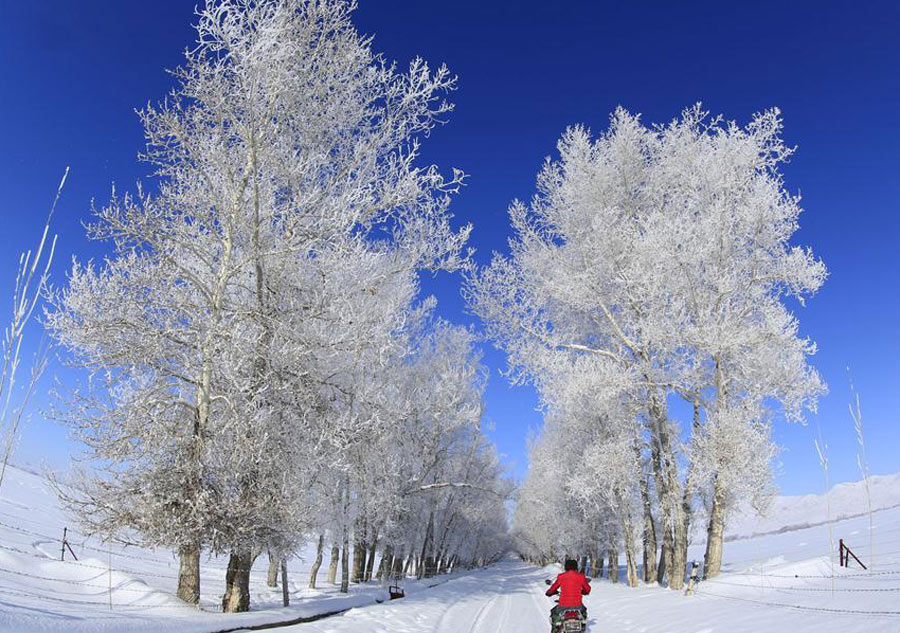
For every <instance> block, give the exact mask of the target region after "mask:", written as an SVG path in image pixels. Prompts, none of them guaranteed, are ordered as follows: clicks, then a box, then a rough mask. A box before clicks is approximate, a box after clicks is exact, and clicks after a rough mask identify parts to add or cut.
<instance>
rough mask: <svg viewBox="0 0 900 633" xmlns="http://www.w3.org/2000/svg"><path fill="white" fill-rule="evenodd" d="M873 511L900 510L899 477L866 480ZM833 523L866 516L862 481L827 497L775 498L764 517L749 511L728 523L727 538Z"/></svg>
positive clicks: (835, 489) (839, 486) (838, 487)
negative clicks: (830, 521) (827, 522)
mask: <svg viewBox="0 0 900 633" xmlns="http://www.w3.org/2000/svg"><path fill="white" fill-rule="evenodd" d="M869 492H870V494H871V500H872V509H873V510H883V509H885V508H893V507H896V506H900V473H896V474H893V475H874V476H872V477H869ZM829 506H830V512H831V518H832V519H846V518H850V517H854V516H859V515H861V514H865V513H867V512H868V502H867V500H866V487H865V482H863V481H854V482H851V483H842V484H837V485H836V486H834V487H833V488H831V490H829V491H828V495H827V497H826V495H824V494H818V495H814V494H810V495H797V496H781V497H776V498H775V500H774V501H773V502H772V506H771V508H769V511H768V512H767V513H766V515H765V516H762V517H760V516H756V514H755V513H753V512H752V511H750V510H747V511H745V512H743V513H742V514H740V515H738V516H736V517H735V518H734V519H732V520H731V522H730V523H731V524H730V525H729V526H728V528H727V532H726V536H727V537H729V538H740V537H747V536H753V535H761V534H771V533H774V532H779V531H787V530H795V529H798V528H803V527H808V526H814V525H820V524H823V523H825V522H826V521H827V520H828V516H829Z"/></svg>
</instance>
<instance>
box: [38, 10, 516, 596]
mask: <svg viewBox="0 0 900 633" xmlns="http://www.w3.org/2000/svg"><path fill="white" fill-rule="evenodd" d="M353 8H354V4H353V3H352V2H345V1H343V0H270V1H266V2H249V1H246V0H219V1H216V2H210V3H208V4H207V6H206V8H204V9H203V10H201V11H200V12H199V13H198V23H197V34H198V40H197V45H196V46H195V47H194V48H192V49H190V50H189V51H187V53H186V63H185V65H184V66H183V67H181V68H179V69H178V70H176V71H175V72H174V76H175V78H176V80H177V86H176V88H175V89H174V90H173V92H172V94H171V95H170V96H169V98H168V99H167V100H166V101H165V102H163V103H162V104H160V105H157V106H153V105H150V106H147V107H146V108H145V109H144V110H143V111H141V112H140V116H141V120H142V122H143V125H144V129H145V133H146V139H147V149H146V151H145V152H144V154H143V159H144V160H145V161H147V162H148V163H149V164H150V165H152V166H153V168H154V169H155V176H156V186H155V187H154V188H153V191H152V193H151V192H149V191H145V190H144V189H142V188H141V187H138V189H137V192H136V193H134V194H129V195H125V196H120V195H118V194H117V193H116V192H115V191H114V192H113V196H112V200H111V202H110V203H109V204H108V205H107V206H106V207H104V208H102V209H98V210H96V220H95V222H94V223H93V224H92V225H91V226H90V227H89V235H90V237H92V238H93V239H97V240H102V241H104V242H106V243H108V244H109V245H110V248H111V254H110V255H109V256H108V257H107V258H105V259H104V260H103V261H102V262H101V263H97V264H95V263H92V262H87V263H77V262H76V263H75V264H74V266H73V268H72V271H71V273H70V276H69V279H68V283H67V284H66V286H65V287H64V288H62V289H60V290H59V291H57V292H56V293H55V295H54V296H53V297H52V301H51V307H50V309H49V310H48V314H47V317H46V322H47V326H48V329H49V331H50V332H51V333H52V335H53V336H54V337H55V339H56V340H57V341H58V342H59V343H60V344H61V345H62V346H63V347H64V348H65V349H66V350H67V351H68V353H69V358H70V359H71V361H72V363H73V364H74V365H76V366H78V367H81V368H84V369H86V370H87V379H86V380H85V381H84V384H81V385H79V386H78V387H77V388H74V389H72V390H71V391H70V392H68V393H67V394H66V398H65V400H64V406H62V407H60V410H59V415H60V417H61V418H63V419H64V420H65V421H66V422H67V423H68V424H69V425H70V427H71V428H72V430H73V432H74V434H75V436H76V437H77V438H78V439H79V440H81V441H82V442H83V443H84V445H85V446H86V447H87V450H86V452H85V454H84V455H83V459H84V461H85V463H84V467H83V469H82V470H80V471H79V473H78V475H77V476H76V477H75V478H74V480H73V481H70V482H67V485H66V486H60V490H61V492H62V494H63V495H64V497H65V500H66V502H67V503H68V504H69V505H70V507H71V508H72V510H73V511H74V513H75V514H76V515H77V516H78V517H79V518H80V520H81V521H82V523H83V524H84V526H85V527H86V529H89V530H90V531H91V532H94V533H98V534H100V535H103V536H104V537H106V538H127V539H130V540H133V541H138V542H140V543H141V544H143V545H147V546H165V547H171V548H174V549H176V550H177V551H178V553H179V557H180V572H179V586H178V595H179V596H180V597H181V598H182V599H184V600H187V601H189V602H195V603H196V602H197V601H198V599H199V564H200V556H201V552H202V551H204V550H209V551H213V552H217V553H218V552H228V553H229V554H230V558H229V565H228V573H227V578H226V591H225V595H224V598H223V607H224V609H226V610H228V611H236V610H245V609H247V608H248V607H249V584H248V583H249V571H250V567H251V566H252V564H253V562H254V560H255V559H256V557H257V556H259V555H260V553H262V552H269V555H270V558H271V560H272V561H273V566H277V563H278V561H280V560H282V559H284V558H285V557H287V556H289V555H291V554H292V553H294V552H296V551H298V550H299V548H300V547H301V546H302V545H303V544H304V543H306V542H308V541H310V540H311V541H312V542H315V543H317V544H318V554H319V555H318V558H317V560H316V564H315V566H314V571H313V573H312V577H311V578H310V583H311V584H313V585H314V584H315V582H316V574H317V572H318V567H319V564H320V563H321V558H322V553H323V549H324V548H325V547H327V546H329V547H331V553H332V561H331V563H332V568H331V573H330V578H329V580H332V581H333V580H334V579H335V573H336V571H335V567H336V565H337V560H338V556H340V559H341V567H342V589H343V590H344V591H346V590H347V585H348V582H349V581H350V580H351V576H352V577H353V578H352V579H354V580H361V579H365V578H368V577H371V576H372V575H373V573H374V574H376V575H377V574H379V573H380V575H382V576H386V575H390V574H403V573H405V572H408V571H409V570H410V568H411V566H412V565H413V564H415V568H416V572H417V573H419V574H422V575H428V574H432V573H436V572H437V571H440V570H442V569H446V568H448V567H450V566H453V565H457V564H460V563H466V564H472V563H477V562H484V561H485V560H488V559H490V558H491V557H493V556H495V555H496V554H497V552H499V551H501V550H502V549H503V547H504V542H503V535H504V534H505V516H506V512H505V507H504V505H503V497H504V495H505V494H507V490H506V484H505V483H504V479H503V473H502V472H501V468H500V466H499V464H498V460H497V456H496V454H495V452H494V449H493V448H492V447H491V446H490V445H489V444H488V443H487V442H486V440H485V438H484V436H483V435H482V433H481V431H480V420H481V412H482V407H481V396H482V391H483V387H484V380H485V375H484V370H483V368H482V366H481V364H480V359H479V356H478V354H477V353H476V351H475V347H474V342H473V337H472V334H471V333H470V332H469V331H468V330H466V329H463V328H460V327H455V326H452V325H450V324H448V323H446V322H443V321H442V320H440V319H438V318H436V317H435V316H434V315H433V308H434V305H433V301H431V300H427V299H426V300H424V301H422V300H420V299H419V298H418V295H419V286H418V275H420V274H421V273H422V272H423V271H432V272H433V271H440V270H443V271H453V270H459V269H461V268H465V267H466V266H467V265H468V264H467V261H468V254H467V253H466V252H465V251H464V244H465V242H466V240H467V237H468V234H469V230H470V227H468V226H466V227H463V228H462V229H459V230H454V229H453V228H452V227H451V216H450V214H449V211H448V205H449V202H450V198H451V196H452V194H454V193H455V192H456V190H457V189H458V187H459V185H460V183H461V182H462V179H463V175H462V173H460V172H458V171H456V170H454V171H453V174H452V176H450V177H446V176H444V175H443V174H442V173H441V172H440V171H439V170H438V169H437V168H436V167H434V166H427V167H421V166H418V164H417V159H418V155H419V142H420V139H422V138H423V137H425V136H427V134H428V132H429V131H430V130H431V129H432V128H433V127H434V126H435V125H436V124H437V123H439V122H441V120H442V118H443V117H444V115H446V114H447V113H449V112H450V111H451V110H452V106H451V105H450V104H449V103H447V102H446V101H445V100H444V95H445V94H446V93H447V92H448V91H450V90H452V89H453V87H454V83H455V79H454V78H453V77H452V76H451V75H450V74H449V72H448V71H447V69H446V68H444V67H441V68H439V69H437V70H436V71H432V70H431V69H430V68H429V67H428V65H427V64H426V63H425V62H423V61H422V60H419V59H416V60H414V61H413V62H412V63H411V64H410V66H409V68H408V70H406V71H400V70H398V69H397V68H396V67H395V66H394V65H393V64H390V63H388V62H386V61H385V60H384V59H382V58H381V57H380V56H379V55H377V54H375V53H373V51H372V49H371V45H370V40H369V39H367V38H364V37H361V36H360V35H359V34H358V33H357V32H356V31H355V29H354V28H353V26H352V24H351V22H350V14H351V12H352V10H353ZM351 542H352V543H353V544H354V546H355V551H354V554H353V556H354V561H353V570H352V573H351V570H350V569H349V568H350V563H349V560H348V559H349V557H350V544H351ZM378 551H381V553H382V556H381V564H380V567H379V569H378V571H376V570H374V569H373V568H374V566H375V558H376V554H377V552H378Z"/></svg>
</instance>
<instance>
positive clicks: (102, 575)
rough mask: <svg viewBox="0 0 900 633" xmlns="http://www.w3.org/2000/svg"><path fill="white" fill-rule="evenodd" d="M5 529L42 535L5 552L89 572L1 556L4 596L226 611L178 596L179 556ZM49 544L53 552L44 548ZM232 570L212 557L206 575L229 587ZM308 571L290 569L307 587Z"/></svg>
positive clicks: (256, 571)
mask: <svg viewBox="0 0 900 633" xmlns="http://www.w3.org/2000/svg"><path fill="white" fill-rule="evenodd" d="M3 518H4V519H10V518H12V519H14V520H16V521H18V520H19V519H22V520H23V521H24V522H26V523H30V524H32V525H41V524H40V523H39V522H37V521H33V520H30V519H26V518H25V517H16V516H12V517H11V516H10V514H9V513H4V516H3ZM0 529H3V530H9V531H11V532H14V533H17V534H20V535H22V536H26V537H32V538H34V539H37V540H34V541H33V542H32V543H31V549H30V550H29V549H26V548H25V547H27V546H18V547H17V546H16V545H11V544H7V543H2V542H0V553H2V552H9V553H12V554H15V555H18V556H24V557H27V558H28V559H29V560H35V561H41V562H44V563H56V564H58V565H59V566H58V567H56V569H59V570H62V569H68V570H80V571H83V572H87V573H86V577H83V578H74V577H71V576H68V575H50V574H48V572H47V571H46V568H44V569H43V570H42V572H40V571H31V570H24V569H13V568H11V567H9V566H7V565H5V564H4V561H3V558H2V557H0V594H2V595H6V596H15V597H20V598H32V599H37V600H41V601H44V600H46V601H50V602H52V603H57V604H63V605H70V606H80V607H93V608H108V609H109V610H114V609H123V610H124V609H132V610H140V609H163V608H165V609H173V608H176V609H177V608H183V609H198V610H201V611H207V612H220V611H221V604H220V603H219V602H218V600H209V599H207V600H203V599H202V598H201V602H200V604H198V605H196V606H195V605H190V604H188V603H184V602H181V601H179V600H177V598H176V597H175V591H174V587H175V586H176V585H177V581H178V574H177V570H176V569H174V568H173V567H174V566H176V565H177V561H176V560H175V559H174V556H173V558H172V560H171V561H167V560H165V559H164V558H163V557H161V556H158V557H154V556H147V555H142V554H139V553H138V552H131V551H127V549H126V551H115V550H113V549H112V547H111V546H109V545H108V546H107V547H99V546H97V545H93V544H90V543H89V542H88V541H89V537H86V536H84V535H80V537H81V538H74V539H73V538H72V535H73V534H76V535H78V534H79V533H78V532H77V531H76V530H73V529H70V528H68V527H66V526H64V527H63V529H62V530H61V531H60V534H59V535H56V536H53V535H50V534H47V533H45V532H43V531H38V530H34V529H29V528H25V527H22V526H19V525H12V524H10V523H7V522H6V521H0ZM79 541H80V542H79ZM67 545H68V547H67ZM45 546H46V547H47V549H48V551H44V549H42V548H44V547H45ZM49 546H52V547H53V548H54V550H55V551H56V556H53V555H51V553H50V551H49ZM72 547H74V548H75V550H77V551H78V552H79V553H81V554H82V555H81V556H80V557H79V558H77V559H76V558H75V552H73V551H72V550H71V549H70V548H72ZM60 548H62V549H60ZM66 550H68V551H69V552H71V554H72V556H71V557H69V556H66V555H65V554H64V552H65V551H66ZM84 552H87V553H89V554H91V553H93V555H89V556H88V557H87V558H88V560H85V556H84ZM101 556H102V557H103V558H105V559H106V561H107V564H100V563H98V562H97V560H96V559H100V557H101ZM114 558H115V559H118V560H122V559H125V560H126V561H127V560H131V561H142V562H143V563H145V564H147V566H148V567H152V566H155V567H157V568H158V569H153V568H149V569H136V568H135V567H133V566H128V565H127V563H126V564H124V565H119V564H113V563H114ZM91 561H93V562H91ZM62 566H64V567H62ZM226 571H227V565H225V564H222V565H216V564H210V561H209V559H207V563H206V564H204V565H203V566H202V567H201V574H202V575H206V576H209V575H211V574H221V581H222V582H223V590H224V578H225V573H226ZM308 571H309V570H308V569H297V568H294V569H288V575H289V577H291V578H295V579H299V578H303V582H302V583H300V582H298V584H299V585H301V586H304V587H305V584H306V583H305V581H306V578H305V574H306V573H308ZM249 572H250V574H251V575H257V577H259V575H263V576H268V569H264V568H262V566H257V567H256V568H253V567H251V568H250V569H249ZM114 574H121V575H124V576H127V578H124V579H119V580H117V581H116V582H115V583H114V582H113V579H112V577H113V575H114ZM13 578H17V579H21V580H22V581H27V580H36V581H40V582H41V583H49V590H48V589H44V588H40V589H29V587H28V585H27V584H25V582H23V583H21V584H18V585H16V584H12V579H13ZM143 578H146V579H153V580H158V581H172V583H171V584H172V589H171V590H166V589H162V588H160V587H154V586H151V585H148V584H147V583H146V582H144V581H143V580H142V579H143ZM134 585H139V586H134ZM66 587H78V588H79V590H77V591H70V590H67V589H66ZM273 591H274V589H273ZM118 594H124V596H125V597H123V599H120V600H114V599H113V597H114V596H116V595H118ZM137 594H140V595H137ZM129 595H130V596H133V597H134V600H132V601H130V602H129V600H128V597H127V596H129ZM67 596H76V597H67ZM90 597H94V598H95V599H93V600H91V599H89V598H90ZM79 598H80V599H79ZM144 598H152V599H160V598H162V599H165V601H164V602H162V603H156V604H153V603H143V602H141V603H140V604H138V603H137V602H136V601H137V600H142V599H144ZM275 603H276V601H275V600H273V604H275ZM277 603H278V604H279V605H280V604H281V591H280V590H279V591H278V600H277Z"/></svg>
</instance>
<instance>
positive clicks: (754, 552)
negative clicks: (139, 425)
mask: <svg viewBox="0 0 900 633" xmlns="http://www.w3.org/2000/svg"><path fill="white" fill-rule="evenodd" d="M897 481H898V478H896V477H894V478H882V480H881V481H880V482H879V484H878V485H879V486H880V487H881V489H882V490H883V492H882V493H881V494H882V496H881V497H879V500H878V503H879V504H880V505H892V504H894V502H895V496H896V495H897V494H898V493H900V490H898V486H893V487H891V486H889V485H888V484H889V483H890V482H897ZM891 490H892V492H891ZM858 492H859V490H858V488H855V487H854V486H849V487H848V486H846V485H845V486H843V487H837V488H836V489H835V491H833V495H832V503H833V504H834V506H835V507H836V508H840V507H842V505H846V504H850V503H851V501H850V499H858V494H857V493H858ZM790 499H802V500H803V502H802V504H801V506H802V512H803V513H805V515H806V516H808V518H809V522H810V523H815V522H816V521H815V518H816V517H817V514H816V513H817V512H818V511H819V507H820V505H821V504H823V503H824V501H823V499H822V498H821V497H814V496H810V497H799V498H790V497H785V498H782V499H781V500H779V502H778V504H776V508H780V509H781V512H782V515H783V516H782V520H781V522H780V524H779V519H778V517H777V516H773V517H772V518H771V519H768V520H767V521H768V523H766V525H767V526H768V527H769V528H770V531H773V532H777V530H778V529H780V528H783V527H784V526H785V525H788V526H789V525H793V524H795V523H796V522H797V517H798V516H801V515H798V514H797V512H798V511H797V510H796V507H795V506H792V505H791V504H790V503H789V500H790ZM845 499H846V500H845ZM795 505H796V504H795ZM791 508H794V509H793V510H792V509H791ZM745 521H749V520H745ZM65 525H66V520H65V518H64V516H63V515H62V514H61V512H60V510H59V508H58V506H57V503H56V499H55V496H54V494H53V492H52V491H51V490H50V489H49V488H48V486H47V485H46V482H45V481H44V480H43V479H42V478H41V477H39V476H37V475H34V474H31V473H28V472H25V471H22V470H19V469H15V468H13V469H11V470H9V471H8V472H7V475H6V481H5V482H4V488H3V495H2V499H0V631H3V632H7V631H8V632H10V633H12V632H16V633H29V632H32V631H42V632H49V631H54V632H72V633H75V632H78V633H80V632H84V631H100V632H104V631H108V632H113V631H116V632H118V631H122V632H132V631H133V632H137V631H154V633H162V632H165V631H184V632H192V631H196V632H203V631H209V632H212V631H222V630H226V629H232V628H235V627H240V626H250V625H255V624H260V623H265V622H274V621H277V620H286V619H290V618H297V617H300V616H309V615H314V614H317V613H323V612H328V611H336V610H342V609H347V608H350V607H357V608H353V609H351V610H350V611H348V612H347V613H345V614H343V615H340V616H336V617H332V618H327V619H323V620H319V621H317V622H311V623H307V624H301V625H295V626H292V627H288V628H287V629H284V630H291V631H298V632H306V633H380V632H384V633H387V632H389V631H390V632H396V633H415V632H419V631H422V632H425V631H436V632H439V633H467V632H475V633H478V632H488V631H491V632H496V631H509V632H510V633H512V632H517V633H531V632H535V633H537V632H540V631H545V630H547V624H546V616H547V611H548V610H549V608H550V607H551V606H552V603H551V601H550V600H549V599H547V598H545V597H544V596H543V591H544V590H545V588H546V587H545V586H544V584H543V580H544V579H545V578H547V577H548V576H549V575H551V574H552V573H553V571H552V570H541V569H537V568H535V567H531V566H528V565H526V564H524V563H522V562H520V561H518V560H516V559H514V558H512V557H509V558H508V559H506V560H504V561H502V562H501V563H499V564H497V565H494V566H493V567H491V568H488V569H484V570H478V571H474V572H472V573H470V574H467V575H464V576H459V577H455V578H441V579H433V580H431V581H428V583H427V584H428V585H435V584H436V583H437V582H442V581H445V582H443V584H440V585H437V586H433V587H427V586H426V585H425V584H424V583H416V582H406V583H404V586H405V589H406V590H407V594H408V597H407V598H405V599H403V600H399V601H395V602H385V603H384V604H377V601H381V600H383V599H384V598H385V597H386V596H385V591H384V589H383V588H381V587H379V586H378V585H377V584H375V583H373V584H371V585H367V586H361V587H353V588H352V590H351V594H350V595H349V596H344V595H341V594H339V593H338V592H336V591H335V589H334V588H333V587H330V586H329V587H326V588H323V589H321V590H316V591H311V590H309V589H306V582H307V573H306V572H307V570H308V567H309V562H310V561H309V560H308V559H307V560H301V559H294V560H292V561H291V563H290V575H291V605H292V606H291V607H290V608H288V609H283V608H282V607H281V606H280V601H281V592H280V589H275V590H271V589H269V588H267V587H266V586H265V572H266V561H265V560H264V559H263V558H260V559H259V561H258V562H257V569H255V570H254V572H253V574H252V583H253V585H252V608H253V611H251V612H250V613H247V614H233V615H225V614H221V613H216V612H215V611H216V609H217V605H218V601H219V597H220V595H221V592H222V590H223V586H224V580H223V579H224V573H225V572H224V568H225V563H226V561H225V559H224V558H218V559H216V558H209V559H204V564H203V572H202V585H201V587H202V610H198V609H196V608H194V607H187V606H184V605H181V604H180V603H179V602H178V601H177V600H176V599H175V598H174V596H173V592H174V589H175V583H176V578H175V577H176V572H177V562H176V560H175V559H174V557H173V556H172V555H171V553H168V552H164V551H155V552H154V551H148V550H142V549H138V548H127V549H124V548H120V547H113V548H112V549H111V550H110V549H107V548H106V547H105V546H104V545H103V544H101V543H97V542H94V541H91V540H88V539H84V538H83V537H82V536H80V535H79V534H78V533H77V532H75V531H73V530H72V529H71V527H70V532H69V534H70V539H71V544H72V548H73V550H74V551H75V553H76V555H78V560H77V561H75V560H73V559H72V557H71V555H70V554H69V553H68V552H67V553H66V560H65V561H60V560H59V557H60V537H61V535H62V529H63V527H64V526H65ZM742 525H743V527H742ZM747 529H750V528H749V527H747V525H746V524H742V523H740V522H739V523H738V524H737V526H736V528H735V531H736V532H737V533H740V532H743V531H746V530H747ZM756 531H758V530H756ZM868 533H869V517H868V515H863V516H858V517H855V518H851V519H846V520H842V521H838V522H835V523H834V524H833V538H834V540H835V542H837V539H839V538H843V539H844V540H845V542H846V543H848V545H849V546H850V547H851V548H852V549H853V550H854V552H855V553H856V554H857V555H858V556H859V557H860V558H861V559H862V560H863V562H864V563H866V564H869V565H870V571H868V572H866V571H863V570H861V569H860V568H858V567H855V566H854V567H852V568H850V569H840V568H838V566H837V561H836V560H832V559H830V558H829V556H828V552H829V531H828V528H827V526H825V525H818V526H814V527H809V528H804V529H798V530H791V531H784V532H780V533H773V534H767V535H764V536H758V537H754V538H743V539H739V540H734V541H730V542H728V543H727V544H726V547H725V569H726V570H727V573H725V574H723V575H722V576H720V577H719V578H717V579H715V580H712V581H708V582H704V583H702V584H701V585H700V587H699V589H698V591H697V594H696V595H694V596H691V597H687V596H684V595H682V594H681V593H679V592H669V591H666V590H662V589H659V588H657V587H642V588H639V589H629V588H627V587H625V586H623V585H613V584H611V583H609V582H607V581H606V580H605V579H603V580H601V579H597V580H595V581H594V592H593V593H592V594H591V596H589V597H588V599H587V604H588V608H589V609H590V618H591V625H590V627H591V629H592V630H594V631H610V632H616V633H620V632H621V633H626V632H632V631H634V632H653V633H665V632H671V633H713V632H717V631H722V632H725V631H727V632H728V633H745V632H746V633H751V632H752V633H758V632H759V631H789V630H790V631H815V632H816V633H832V632H833V633H838V632H840V633H845V632H855V631H859V632H863V631H875V632H878V631H884V632H888V631H898V630H900V604H898V599H900V508H897V507H894V508H888V509H885V510H880V511H878V512H876V513H875V514H874V530H873V535H874V538H873V539H872V540H873V543H872V547H871V550H870V544H869V538H868ZM702 555H703V544H702V543H695V544H694V545H693V546H692V548H691V552H690V556H691V558H692V559H697V560H701V559H702ZM110 567H112V569H113V571H112V572H110ZM326 573H327V558H326V565H324V566H323V570H322V571H321V572H320V576H319V578H320V584H322V585H324V584H325V583H324V582H321V581H322V580H324V577H325V574H326ZM425 589H427V590H425Z"/></svg>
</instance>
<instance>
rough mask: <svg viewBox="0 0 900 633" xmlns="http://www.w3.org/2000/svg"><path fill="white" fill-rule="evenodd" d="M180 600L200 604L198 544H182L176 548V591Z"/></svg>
mask: <svg viewBox="0 0 900 633" xmlns="http://www.w3.org/2000/svg"><path fill="white" fill-rule="evenodd" d="M176 595H177V596H178V598H179V599H180V600H184V601H185V602H187V603H188V604H200V544H199V543H196V542H195V543H192V544H190V545H183V546H181V547H180V548H179V549H178V592H177V594H176Z"/></svg>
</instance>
